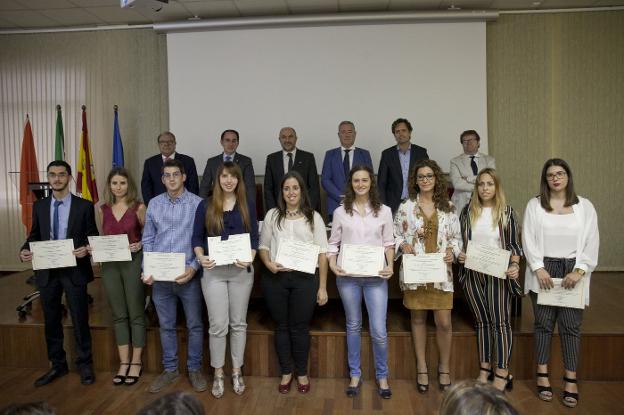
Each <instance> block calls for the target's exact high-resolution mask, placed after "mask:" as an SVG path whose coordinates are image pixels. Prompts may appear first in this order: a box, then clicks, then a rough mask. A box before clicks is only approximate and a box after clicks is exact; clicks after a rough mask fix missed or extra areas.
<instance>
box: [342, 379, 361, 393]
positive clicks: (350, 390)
mask: <svg viewBox="0 0 624 415" xmlns="http://www.w3.org/2000/svg"><path fill="white" fill-rule="evenodd" d="M361 387H362V378H359V379H358V383H357V385H355V386H347V389H346V390H345V393H346V394H347V396H348V397H349V398H353V397H355V396H358V395H359V394H360V388H361Z"/></svg>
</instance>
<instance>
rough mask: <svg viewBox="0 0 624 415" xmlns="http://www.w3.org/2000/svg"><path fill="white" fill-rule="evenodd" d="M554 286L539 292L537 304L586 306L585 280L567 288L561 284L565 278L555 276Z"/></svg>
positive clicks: (581, 307) (571, 306)
mask: <svg viewBox="0 0 624 415" xmlns="http://www.w3.org/2000/svg"><path fill="white" fill-rule="evenodd" d="M552 280H553V283H554V284H555V286H554V288H551V289H550V290H543V289H541V288H540V291H539V293H538V294H537V304H540V305H551V306H557V307H570V308H580V309H583V308H585V282H584V281H583V280H582V279H581V280H580V281H579V282H577V283H576V285H575V286H574V288H572V289H570V290H567V289H565V288H563V287H562V286H561V281H563V278H553V279H552Z"/></svg>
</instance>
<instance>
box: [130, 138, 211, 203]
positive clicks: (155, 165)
mask: <svg viewBox="0 0 624 415" xmlns="http://www.w3.org/2000/svg"><path fill="white" fill-rule="evenodd" d="M157 141H158V148H159V149H160V154H157V155H155V156H153V157H150V158H148V159H147V160H145V164H144V165H143V178H141V193H142V194H143V202H144V203H145V205H146V206H147V204H148V203H149V201H150V199H152V198H153V197H154V196H158V195H159V194H161V193H165V186H164V185H163V183H162V180H161V174H162V168H163V164H164V163H165V161H167V160H170V159H176V160H180V161H181V162H182V164H183V165H184V170H185V171H186V190H188V191H189V192H191V193H195V194H198V193H199V179H198V178H197V168H196V167H195V160H193V158H192V157H189V156H186V155H184V154H181V153H176V151H175V149H176V138H175V135H173V133H172V132H170V131H165V132H164V133H161V134H160V135H159V136H158V139H157Z"/></svg>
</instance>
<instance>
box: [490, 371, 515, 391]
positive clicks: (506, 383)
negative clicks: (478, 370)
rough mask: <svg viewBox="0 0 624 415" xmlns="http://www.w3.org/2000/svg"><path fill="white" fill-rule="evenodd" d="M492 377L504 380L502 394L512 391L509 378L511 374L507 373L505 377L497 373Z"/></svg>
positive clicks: (511, 382)
mask: <svg viewBox="0 0 624 415" xmlns="http://www.w3.org/2000/svg"><path fill="white" fill-rule="evenodd" d="M494 377H496V378H498V379H503V380H505V387H504V388H503V392H505V391H506V390H508V391H510V390H512V389H513V376H511V374H509V373H507V376H501V375H499V374H498V373H495V374H494Z"/></svg>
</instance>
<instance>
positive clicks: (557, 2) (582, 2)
mask: <svg viewBox="0 0 624 415" xmlns="http://www.w3.org/2000/svg"><path fill="white" fill-rule="evenodd" d="M595 2H596V1H595V0H544V1H542V4H541V5H540V9H543V8H549V9H567V8H571V7H591V6H592V5H593V4H594V3H595Z"/></svg>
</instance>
